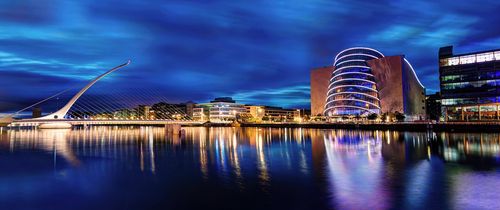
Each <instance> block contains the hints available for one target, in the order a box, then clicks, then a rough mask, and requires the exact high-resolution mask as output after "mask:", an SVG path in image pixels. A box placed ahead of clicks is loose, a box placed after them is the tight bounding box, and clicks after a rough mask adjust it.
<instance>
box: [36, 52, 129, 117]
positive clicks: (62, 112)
mask: <svg viewBox="0 0 500 210" xmlns="http://www.w3.org/2000/svg"><path fill="white" fill-rule="evenodd" d="M129 64H130V60H128V61H127V62H126V63H124V64H121V65H119V66H116V67H114V68H112V69H110V70H108V71H107V72H105V73H104V74H101V75H99V76H98V77H96V78H95V79H93V80H92V81H91V82H90V83H89V84H87V85H86V86H85V87H83V88H82V89H81V90H80V91H79V92H78V93H77V94H76V95H74V96H73V98H71V100H69V101H68V103H67V104H66V105H64V106H63V107H62V108H61V109H59V110H57V111H56V112H54V113H52V114H49V115H46V116H43V117H38V118H33V120H55V119H63V118H64V117H65V116H66V114H67V113H68V111H69V109H70V108H71V107H72V106H73V104H75V102H76V100H78V99H79V98H80V97H81V96H82V95H83V93H85V91H87V90H88V89H89V88H90V87H92V85H94V84H95V83H96V82H97V81H99V80H100V79H102V78H103V77H105V76H106V75H108V74H110V73H111V72H114V71H116V70H118V69H120V68H122V67H125V66H127V65H129Z"/></svg>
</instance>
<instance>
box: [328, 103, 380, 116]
mask: <svg viewBox="0 0 500 210" xmlns="http://www.w3.org/2000/svg"><path fill="white" fill-rule="evenodd" d="M335 108H355V109H361V110H365V111H369V112H371V113H375V112H374V111H372V110H370V109H367V108H363V107H358V106H349V105H339V106H331V107H328V108H326V109H325V111H323V115H326V113H327V111H328V110H330V109H335Z"/></svg>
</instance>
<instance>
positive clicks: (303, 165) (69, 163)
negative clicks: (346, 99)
mask: <svg viewBox="0 0 500 210" xmlns="http://www.w3.org/2000/svg"><path fill="white" fill-rule="evenodd" d="M184 129H185V130H186V132H185V135H183V136H177V135H167V134H166V133H165V130H164V129H163V128H161V127H111V126H109V127H91V128H87V129H83V128H75V129H73V130H57V129H47V130H7V131H6V130H3V131H2V132H1V135H0V167H1V168H2V170H1V172H0V203H3V204H5V205H6V206H7V207H10V208H9V209H16V208H27V209H29V208H35V207H37V208H48V209H67V208H68V207H72V208H74V209H75V208H76V209H79V208H80V209H87V208H104V207H106V208H108V209H120V208H124V207H126V208H147V207H151V208H159V207H172V208H176V209H191V208H208V209H210V208H222V209H223V208H240V209H257V208H259V209H271V208H274V209H285V208H294V209H423V208H429V209H471V208H472V209H478V208H480V209H488V208H489V209H498V207H499V204H498V203H497V200H498V198H499V197H498V193H499V189H500V173H499V170H498V168H499V166H500V135H499V134H495V133H482V134H479V133H476V134H472V133H462V134H460V133H417V132H396V131H359V130H321V129H290V128H273V129H271V128H227V127H225V128H215V127H213V128H184ZM41 193H42V194H41ZM56 195H65V196H67V197H71V198H72V202H71V203H69V202H64V201H61V200H58V199H56ZM471 195H473V196H471ZM187 197H189V199H190V200H191V199H192V200H196V201H197V202H188V201H186V198H187ZM123 198H128V199H126V201H123ZM47 199H48V200H49V202H47ZM51 199H53V203H51V202H50V200H51ZM218 199H219V200H218ZM220 199H222V200H220ZM74 203H78V204H81V205H76V207H75V205H74Z"/></svg>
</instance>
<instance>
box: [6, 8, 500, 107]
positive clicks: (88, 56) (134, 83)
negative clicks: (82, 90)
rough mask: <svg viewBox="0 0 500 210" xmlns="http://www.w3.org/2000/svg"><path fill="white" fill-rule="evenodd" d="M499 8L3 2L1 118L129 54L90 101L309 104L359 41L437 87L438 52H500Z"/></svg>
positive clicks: (104, 69)
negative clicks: (314, 71)
mask: <svg viewBox="0 0 500 210" xmlns="http://www.w3.org/2000/svg"><path fill="white" fill-rule="evenodd" d="M498 6H500V5H499V3H498V1H489V0H486V1H481V3H477V2H470V1H455V0H445V1H439V2H436V1H389V0H383V1H371V2H370V1H347V0H339V1H331V0H312V1H307V2H304V1H298V0H291V1H286V2H280V1H265V0H256V1H251V2H247V3H242V2H238V1H225V0H220V1H215V0H211V1H190V0H183V1H180V0H178V1H168V2H166V1H159V0H151V1H131V0H130V1H129V0H125V1H124V0H106V1H99V3H96V2H92V1H61V0H41V1H4V2H1V3H0V75H1V76H0V85H1V87H2V88H1V89H0V102H1V104H0V106H2V107H0V108H2V109H3V110H2V109H0V112H5V110H11V109H14V108H15V107H16V106H20V105H25V104H29V103H30V102H36V101H37V100H38V99H40V98H43V97H47V96H50V94H52V93H54V92H57V91H60V90H64V89H65V88H67V87H69V86H70V85H71V84H84V83H85V81H88V80H89V79H90V78H93V77H95V76H97V75H99V74H101V73H102V72H104V71H106V70H107V69H109V68H111V67H113V66H116V65H118V64H120V63H123V62H125V61H126V60H127V59H131V60H132V64H131V65H130V66H128V67H126V68H124V69H123V70H120V71H117V72H116V73H114V74H112V75H110V77H109V78H106V79H105V80H103V81H102V83H101V82H100V83H98V84H97V85H96V87H94V88H92V90H91V91H89V93H88V95H89V96H92V95H97V96H101V97H106V96H110V95H112V93H116V94H118V95H120V94H121V96H127V95H129V97H130V98H134V99H130V100H135V101H137V100H149V99H147V98H145V97H146V96H147V97H151V98H159V99H168V100H169V101H178V102H182V101H187V100H195V101H198V102H204V101H208V100H210V99H211V98H213V97H216V96H222V95H228V96H234V97H235V98H236V99H238V100H240V101H242V102H244V103H253V104H269V105H280V106H284V107H307V106H308V100H309V96H308V89H307V88H306V87H307V86H308V81H309V77H308V76H309V71H310V69H311V68H314V67H318V66H325V65H332V63H333V58H334V57H335V54H336V53H338V52H339V51H341V50H342V49H345V48H348V47H353V46H367V47H372V48H375V49H377V50H379V51H381V52H382V53H384V54H386V55H397V54H404V55H406V57H407V58H408V60H409V61H410V62H411V63H412V65H413V66H414V67H415V70H416V72H417V74H418V76H419V77H420V78H421V81H422V82H423V83H424V85H425V86H426V87H427V89H428V91H431V92H434V91H437V90H439V86H438V84H439V83H438V82H437V81H438V78H437V75H438V68H437V51H438V48H439V47H441V46H444V45H457V47H456V49H457V51H458V52H465V51H475V50H485V49H491V48H498V43H499V41H500V29H499V28H497V27H495V25H496V23H498V22H499V21H500V16H499V15H497V8H498ZM99 88H101V89H99ZM155 91H156V93H154V94H152V93H151V94H149V96H148V92H155ZM130 95H132V96H133V95H136V97H132V96H130ZM139 96H140V97H139ZM141 97H143V98H141ZM96 100H97V99H96ZM134 103H135V102H134Z"/></svg>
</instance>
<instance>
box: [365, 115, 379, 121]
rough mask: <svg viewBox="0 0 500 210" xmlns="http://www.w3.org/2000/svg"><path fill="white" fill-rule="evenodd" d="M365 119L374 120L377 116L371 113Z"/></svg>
mask: <svg viewBox="0 0 500 210" xmlns="http://www.w3.org/2000/svg"><path fill="white" fill-rule="evenodd" d="M366 118H368V119H369V120H376V119H377V118H378V114H376V113H371V114H369V115H368V116H367V117H366Z"/></svg>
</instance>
